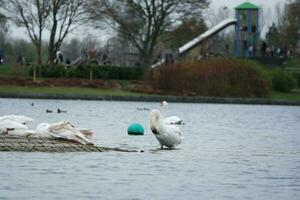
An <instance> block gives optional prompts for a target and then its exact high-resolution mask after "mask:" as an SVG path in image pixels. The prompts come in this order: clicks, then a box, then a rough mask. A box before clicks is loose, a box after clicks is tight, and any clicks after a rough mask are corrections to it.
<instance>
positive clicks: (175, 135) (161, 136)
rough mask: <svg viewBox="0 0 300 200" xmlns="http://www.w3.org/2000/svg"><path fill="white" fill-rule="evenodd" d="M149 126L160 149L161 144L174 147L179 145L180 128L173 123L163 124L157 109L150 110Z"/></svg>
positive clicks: (180, 138)
mask: <svg viewBox="0 0 300 200" xmlns="http://www.w3.org/2000/svg"><path fill="white" fill-rule="evenodd" d="M150 128H151V131H152V133H153V134H154V135H155V137H156V139H157V140H158V142H159V143H160V145H161V148H162V149H163V146H166V147H168V148H174V147H175V146H177V145H179V144H180V143H181V141H182V139H183V137H182V136H181V130H180V128H179V127H177V126H175V125H171V124H165V123H164V121H163V117H162V114H161V113H160V111H159V110H152V111H151V113H150Z"/></svg>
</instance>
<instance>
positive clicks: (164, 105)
mask: <svg viewBox="0 0 300 200" xmlns="http://www.w3.org/2000/svg"><path fill="white" fill-rule="evenodd" d="M160 105H161V107H162V109H163V112H164V113H165V110H166V109H167V107H168V105H169V104H168V102H167V101H162V102H161V104H160ZM163 122H164V124H175V125H183V124H184V123H183V120H182V119H180V118H179V117H177V116H169V117H165V118H164V120H163Z"/></svg>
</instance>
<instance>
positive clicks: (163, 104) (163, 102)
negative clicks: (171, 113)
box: [160, 101, 168, 108]
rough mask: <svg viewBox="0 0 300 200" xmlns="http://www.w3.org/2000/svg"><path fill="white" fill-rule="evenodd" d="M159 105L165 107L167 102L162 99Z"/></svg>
mask: <svg viewBox="0 0 300 200" xmlns="http://www.w3.org/2000/svg"><path fill="white" fill-rule="evenodd" d="M160 106H161V107H163V108H166V107H168V102H167V101H162V102H161V103H160Z"/></svg>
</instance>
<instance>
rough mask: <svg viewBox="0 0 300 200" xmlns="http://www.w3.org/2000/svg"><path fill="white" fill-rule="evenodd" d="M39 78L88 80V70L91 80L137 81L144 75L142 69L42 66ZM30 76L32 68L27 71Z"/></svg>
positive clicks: (94, 66) (93, 66)
mask: <svg viewBox="0 0 300 200" xmlns="http://www.w3.org/2000/svg"><path fill="white" fill-rule="evenodd" d="M40 69H41V76H42V77H49V78H86V79H88V78H90V70H92V71H93V78H96V79H119V80H138V79H141V78H142V76H143V74H144V69H143V68H140V67H123V66H106V65H104V66H98V65H79V66H64V65H55V66H50V65H42V66H40ZM29 74H30V75H31V76H32V74H33V67H31V69H30V70H29Z"/></svg>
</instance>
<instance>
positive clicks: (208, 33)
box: [151, 18, 237, 68]
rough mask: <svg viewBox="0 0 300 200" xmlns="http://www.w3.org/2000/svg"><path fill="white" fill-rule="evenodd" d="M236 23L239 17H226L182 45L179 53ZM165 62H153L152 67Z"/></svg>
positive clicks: (162, 60)
mask: <svg viewBox="0 0 300 200" xmlns="http://www.w3.org/2000/svg"><path fill="white" fill-rule="evenodd" d="M236 23H237V19H233V18H229V19H225V20H224V21H222V22H220V23H219V24H217V25H216V26H214V27H212V28H211V29H209V30H207V31H206V32H204V33H202V34H201V35H199V36H198V37H196V38H194V39H193V40H191V41H189V42H188V43H186V44H184V45H183V46H182V47H180V48H179V55H182V54H184V53H185V52H187V51H188V50H190V49H191V48H193V47H195V46H196V45H198V44H199V43H200V42H201V41H203V40H204V39H206V38H209V37H211V36H213V35H215V34H217V33H218V32H220V31H221V30H223V29H224V28H227V27H228V26H230V25H234V24H236ZM164 63H165V59H161V60H160V61H158V62H157V63H155V64H153V65H152V66H151V67H152V68H155V67H158V66H160V65H162V64H164Z"/></svg>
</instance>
